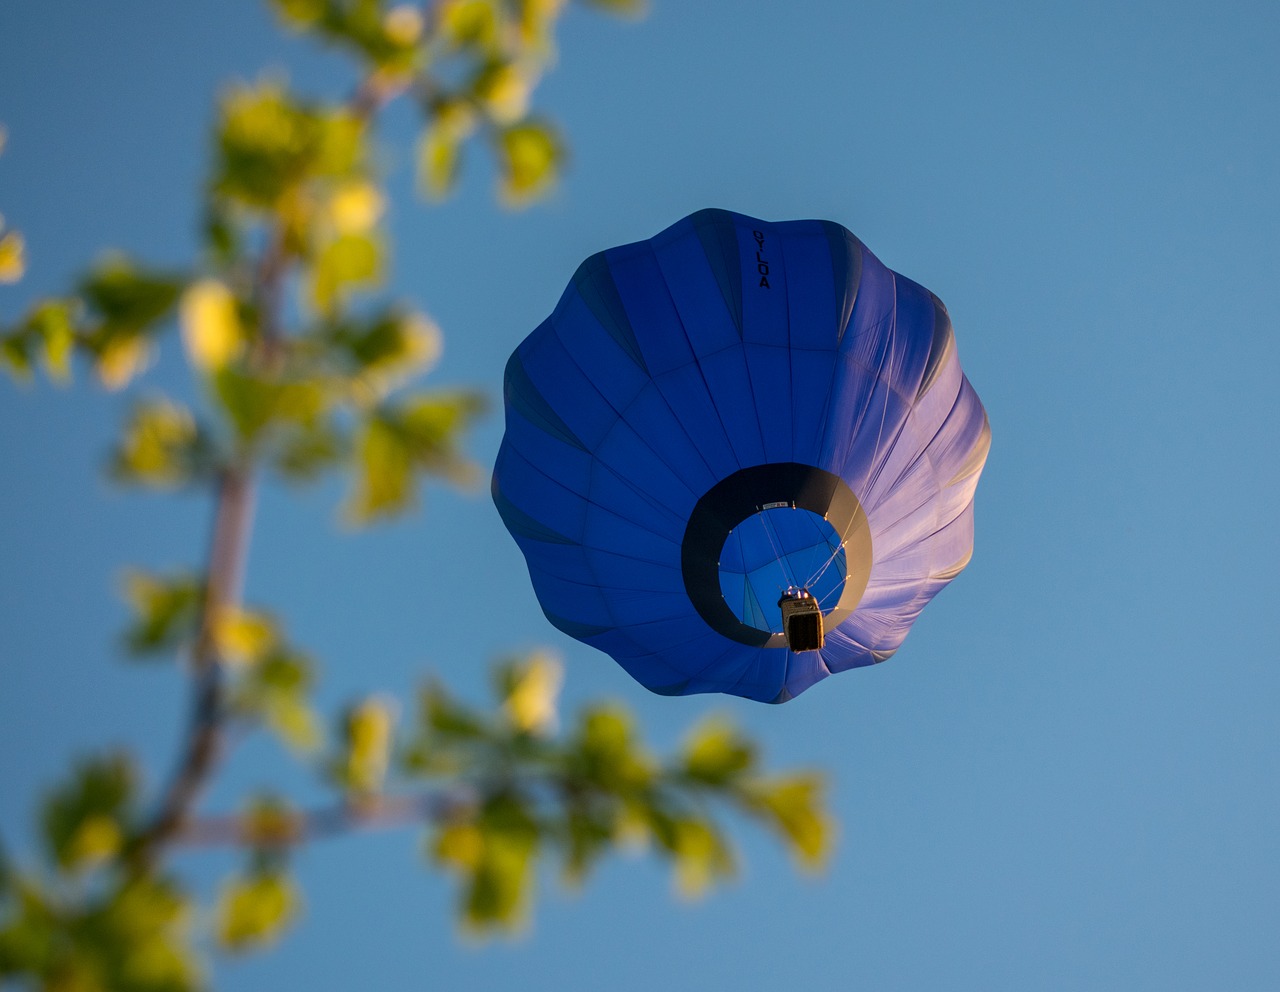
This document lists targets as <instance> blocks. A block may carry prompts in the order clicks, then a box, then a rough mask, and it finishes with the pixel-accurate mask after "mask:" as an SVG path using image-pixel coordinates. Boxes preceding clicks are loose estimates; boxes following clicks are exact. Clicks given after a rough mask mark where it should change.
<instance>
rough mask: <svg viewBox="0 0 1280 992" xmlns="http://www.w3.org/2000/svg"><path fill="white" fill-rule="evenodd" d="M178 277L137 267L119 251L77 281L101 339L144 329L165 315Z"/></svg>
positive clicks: (175, 295) (176, 293)
mask: <svg viewBox="0 0 1280 992" xmlns="http://www.w3.org/2000/svg"><path fill="white" fill-rule="evenodd" d="M182 286H183V280H182V278H181V277H178V276H174V275H171V274H169V273H163V272H155V271H151V270H147V269H143V268H140V267H139V266H138V265H136V264H135V263H134V262H133V261H131V260H130V259H128V258H126V257H124V256H123V255H109V256H107V258H105V259H104V260H103V261H102V262H101V263H99V264H98V265H97V266H96V267H95V268H94V269H93V270H92V271H91V272H90V273H89V275H88V276H86V277H85V279H84V280H83V281H82V283H81V285H80V293H81V295H82V296H83V297H84V299H85V301H86V303H87V304H88V305H89V308H90V310H91V312H92V313H93V314H94V315H95V316H96V317H97V318H98V319H99V320H100V321H101V327H100V329H99V332H98V333H99V335H100V336H101V338H102V340H103V342H104V343H106V342H109V341H110V340H111V339H113V338H115V337H117V336H119V337H133V336H136V335H139V334H142V333H144V332H146V331H148V330H149V329H150V328H151V326H152V325H153V324H155V323H156V322H157V321H159V320H161V319H163V318H164V317H167V316H168V315H169V314H170V313H171V312H172V310H173V308H174V305H175V304H176V303H177V302H178V297H179V295H180V294H181V292H182Z"/></svg>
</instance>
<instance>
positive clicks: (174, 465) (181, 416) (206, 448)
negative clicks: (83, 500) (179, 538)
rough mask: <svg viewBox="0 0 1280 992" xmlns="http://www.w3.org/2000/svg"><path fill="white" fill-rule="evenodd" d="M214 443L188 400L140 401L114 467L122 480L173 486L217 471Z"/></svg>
mask: <svg viewBox="0 0 1280 992" xmlns="http://www.w3.org/2000/svg"><path fill="white" fill-rule="evenodd" d="M214 467H215V459H214V452H213V443H212V441H211V440H210V439H209V437H208V435H207V434H206V433H205V432H204V431H202V430H201V429H200V427H199V426H198V425H197V423H196V420H195V417H194V416H193V415H192V413H191V411H190V410H188V409H187V408H186V407H185V406H182V405H181V404H179V403H176V402H174V401H172V400H168V399H151V400H143V401H141V402H139V403H136V404H135V405H134V407H133V410H132V412H131V413H130V415H129V419H128V421H127V423H126V424H125V428H124V437H123V438H122V439H121V440H120V443H119V444H118V445H117V446H116V449H115V451H114V452H113V453H112V456H111V461H110V464H109V471H110V474H111V476H112V478H114V479H116V480H117V481H120V482H127V483H133V484H136V485H145V486H153V487H155V488H158V489H174V488H177V487H180V486H184V485H189V484H191V483H193V482H198V481H202V480H204V479H207V478H208V477H209V476H210V474H211V473H212V472H213V470H214Z"/></svg>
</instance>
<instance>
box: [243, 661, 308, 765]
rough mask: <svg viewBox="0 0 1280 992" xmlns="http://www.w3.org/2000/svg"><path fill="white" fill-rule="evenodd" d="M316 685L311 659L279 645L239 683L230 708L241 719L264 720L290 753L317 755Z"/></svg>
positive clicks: (246, 673) (245, 674)
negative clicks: (312, 697) (314, 703)
mask: <svg viewBox="0 0 1280 992" xmlns="http://www.w3.org/2000/svg"><path fill="white" fill-rule="evenodd" d="M314 682H315V666H314V665H313V663H312V661H311V659H310V658H308V657H307V656H306V655H304V654H302V653H301V652H299V651H295V650H292V649H290V648H288V647H285V646H283V645H277V646H276V647H275V648H274V649H273V650H272V651H271V652H270V653H269V654H268V655H267V656H266V657H265V658H263V659H262V660H261V661H260V662H258V663H257V664H256V665H254V666H253V667H252V668H250V669H249V670H248V671H246V672H245V673H244V674H243V675H242V676H241V678H240V679H239V680H238V681H237V682H236V684H235V686H234V688H233V689H232V692H231V706H232V709H233V710H234V711H235V712H237V713H238V714H239V715H240V716H242V717H249V718H252V719H256V720H261V721H262V722H263V723H264V724H265V725H266V726H267V728H268V729H270V730H271V731H272V732H273V733H275V734H276V736H277V737H279V738H280V740H281V741H282V742H283V743H284V744H285V745H286V746H287V747H289V748H290V749H291V750H293V751H295V752H298V753H300V754H306V753H310V752H314V751H315V750H316V749H317V748H319V747H320V744H321V742H322V739H323V734H322V732H321V725H320V720H319V717H317V716H316V712H315V709H314V708H313V707H312V705H311V699H310V694H311V690H312V686H313V683H314Z"/></svg>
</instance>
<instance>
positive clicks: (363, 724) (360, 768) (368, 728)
mask: <svg viewBox="0 0 1280 992" xmlns="http://www.w3.org/2000/svg"><path fill="white" fill-rule="evenodd" d="M394 729H395V709H394V707H393V706H392V704H391V703H390V702H389V701H388V700H386V699H380V698H376V697H375V698H371V699H366V700H363V701H362V702H360V703H358V704H356V705H355V706H352V707H351V708H350V709H349V710H348V711H347V713H346V716H345V718H344V720H343V736H344V738H345V741H344V743H345V751H344V753H343V755H342V756H341V758H340V760H339V764H338V769H337V770H338V778H339V780H340V782H341V784H342V785H343V786H345V787H346V788H348V789H351V790H353V791H355V792H364V793H371V792H377V791H378V790H379V789H381V788H382V783H383V780H384V779H385V778H386V775H387V765H388V763H389V761H390V758H391V743H392V732H393V731H394Z"/></svg>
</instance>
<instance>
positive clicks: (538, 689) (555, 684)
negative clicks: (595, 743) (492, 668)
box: [502, 654, 564, 734]
mask: <svg viewBox="0 0 1280 992" xmlns="http://www.w3.org/2000/svg"><path fill="white" fill-rule="evenodd" d="M563 681H564V666H563V665H561V664H560V662H558V661H556V660H555V659H554V658H552V657H551V656H549V655H545V654H536V655H534V656H533V657H532V658H530V659H529V660H528V661H527V662H525V663H524V664H522V665H521V666H519V667H518V668H517V669H516V670H515V672H514V677H513V679H512V684H511V686H510V689H509V691H508V692H507V696H506V699H505V700H503V703H502V709H503V712H504V713H505V714H506V717H507V719H508V720H509V721H510V723H511V725H512V726H513V727H515V728H516V729H517V730H519V731H522V732H524V733H531V734H539V733H546V732H548V731H551V730H554V729H555V726H556V699H557V697H558V696H559V694H560V685H561V683H562V682H563Z"/></svg>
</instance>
